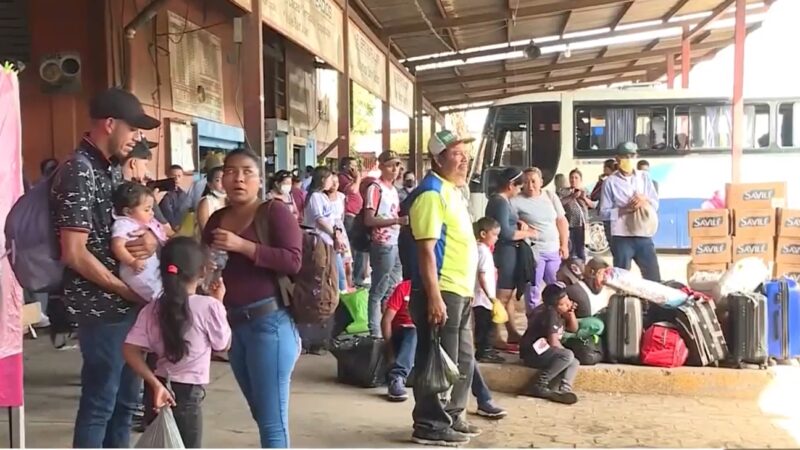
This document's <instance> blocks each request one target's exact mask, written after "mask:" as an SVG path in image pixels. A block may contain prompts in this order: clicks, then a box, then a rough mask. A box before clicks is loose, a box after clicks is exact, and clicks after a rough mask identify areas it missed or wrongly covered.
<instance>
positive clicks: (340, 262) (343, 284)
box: [336, 253, 347, 292]
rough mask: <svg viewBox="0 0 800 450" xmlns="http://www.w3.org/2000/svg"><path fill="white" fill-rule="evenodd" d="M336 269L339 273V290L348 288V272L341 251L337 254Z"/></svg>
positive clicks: (342, 290)
mask: <svg viewBox="0 0 800 450" xmlns="http://www.w3.org/2000/svg"><path fill="white" fill-rule="evenodd" d="M336 271H337V272H338V275H339V292H345V291H346V290H347V273H346V272H345V270H344V256H342V254H341V253H337V254H336Z"/></svg>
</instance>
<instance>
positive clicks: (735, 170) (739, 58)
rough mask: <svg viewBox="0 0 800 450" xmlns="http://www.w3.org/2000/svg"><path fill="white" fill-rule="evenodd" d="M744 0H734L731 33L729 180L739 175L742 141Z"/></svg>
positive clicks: (735, 180)
mask: <svg viewBox="0 0 800 450" xmlns="http://www.w3.org/2000/svg"><path fill="white" fill-rule="evenodd" d="M745 7H746V1H745V0H736V25H735V26H734V27H735V28H734V34H733V42H734V43H733V136H732V137H733V139H732V141H733V142H732V144H733V145H732V146H731V182H733V183H738V182H739V180H740V177H741V164H742V161H741V159H742V145H743V142H744V128H743V127H744V40H745V36H746V33H747V30H746V29H745Z"/></svg>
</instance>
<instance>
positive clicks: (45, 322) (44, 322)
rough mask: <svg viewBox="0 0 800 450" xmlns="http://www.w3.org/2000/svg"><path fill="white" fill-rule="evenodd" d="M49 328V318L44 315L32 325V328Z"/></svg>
mask: <svg viewBox="0 0 800 450" xmlns="http://www.w3.org/2000/svg"><path fill="white" fill-rule="evenodd" d="M49 326H50V318H49V317H47V316H46V315H44V313H43V314H42V315H41V316H40V317H39V321H38V322H36V323H35V324H33V328H48V327H49Z"/></svg>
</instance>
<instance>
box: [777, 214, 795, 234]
mask: <svg viewBox="0 0 800 450" xmlns="http://www.w3.org/2000/svg"><path fill="white" fill-rule="evenodd" d="M777 221H778V236H781V237H783V236H786V237H800V209H786V208H780V209H779V210H778V220H777Z"/></svg>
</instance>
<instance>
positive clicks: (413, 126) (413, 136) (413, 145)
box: [408, 78, 425, 179]
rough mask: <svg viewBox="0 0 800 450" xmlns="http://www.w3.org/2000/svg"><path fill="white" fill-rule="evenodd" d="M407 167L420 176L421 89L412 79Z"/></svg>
mask: <svg viewBox="0 0 800 450" xmlns="http://www.w3.org/2000/svg"><path fill="white" fill-rule="evenodd" d="M408 119H409V120H408V139H409V147H408V169H409V170H413V171H414V174H415V175H416V176H417V178H418V179H419V178H421V177H422V158H423V154H424V151H425V150H424V147H423V145H424V144H423V143H422V136H421V135H422V90H421V89H420V86H419V82H418V81H416V78H415V80H414V114H413V115H412V116H411V117H409V118H408Z"/></svg>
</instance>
